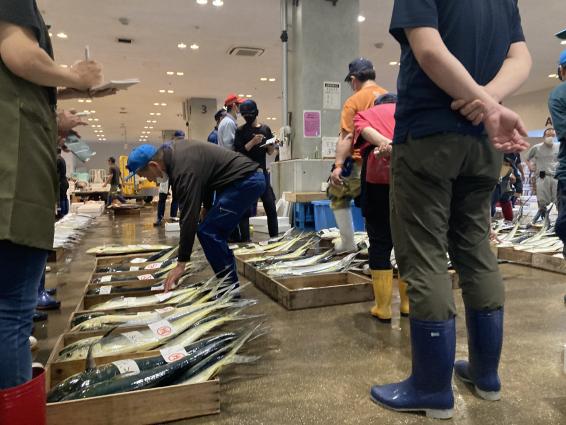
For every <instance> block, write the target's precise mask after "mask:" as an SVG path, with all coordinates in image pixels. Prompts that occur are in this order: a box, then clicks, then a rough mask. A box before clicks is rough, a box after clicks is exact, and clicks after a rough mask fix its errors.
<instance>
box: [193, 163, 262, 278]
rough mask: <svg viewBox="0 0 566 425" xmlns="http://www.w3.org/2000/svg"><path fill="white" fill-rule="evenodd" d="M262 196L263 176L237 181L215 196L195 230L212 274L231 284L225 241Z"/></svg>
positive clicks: (231, 260)
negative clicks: (227, 280)
mask: <svg viewBox="0 0 566 425" xmlns="http://www.w3.org/2000/svg"><path fill="white" fill-rule="evenodd" d="M264 192H265V178H264V176H263V173H259V172H258V173H252V174H251V175H250V176H248V177H246V178H244V179H242V180H238V181H237V182H235V183H233V184H231V185H230V186H228V187H226V188H225V189H224V190H223V191H222V192H217V193H216V202H215V203H214V206H213V207H212V208H211V209H210V211H209V212H208V214H207V215H206V218H205V219H204V221H203V222H202V223H201V224H200V226H199V228H198V238H199V241H200V244H201V246H202V249H203V251H204V255H205V256H206V259H207V260H208V262H209V263H210V265H211V267H212V270H214V272H215V273H216V274H217V276H219V277H223V276H225V275H227V274H229V275H230V282H232V283H236V282H238V273H237V271H236V262H235V260H234V254H233V253H232V251H231V250H230V248H229V247H228V237H229V236H230V234H231V233H232V231H233V230H234V229H235V228H236V226H238V223H239V222H240V220H241V219H242V217H243V216H244V215H245V214H248V212H249V210H250V208H251V206H252V204H254V203H255V202H257V200H258V198H259V197H260V196H261V195H262V194H263V193H264Z"/></svg>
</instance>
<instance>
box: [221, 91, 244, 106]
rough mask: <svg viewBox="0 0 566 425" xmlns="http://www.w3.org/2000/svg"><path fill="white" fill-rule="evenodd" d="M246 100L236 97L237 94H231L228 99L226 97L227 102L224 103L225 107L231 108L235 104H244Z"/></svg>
mask: <svg viewBox="0 0 566 425" xmlns="http://www.w3.org/2000/svg"><path fill="white" fill-rule="evenodd" d="M245 100H246V99H242V98H241V97H238V96H236V95H235V94H233V93H232V94H229V95H228V97H226V100H225V101H224V106H230V105H232V104H234V103H237V104H238V105H239V104H240V103H242V102H244V101H245Z"/></svg>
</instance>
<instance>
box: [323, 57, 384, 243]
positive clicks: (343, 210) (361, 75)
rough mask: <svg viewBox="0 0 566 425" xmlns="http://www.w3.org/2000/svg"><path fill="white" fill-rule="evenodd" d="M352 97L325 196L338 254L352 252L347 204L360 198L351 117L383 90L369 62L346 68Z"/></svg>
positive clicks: (359, 161) (362, 60)
mask: <svg viewBox="0 0 566 425" xmlns="http://www.w3.org/2000/svg"><path fill="white" fill-rule="evenodd" d="M345 81H346V82H348V83H349V84H350V87H351V88H352V90H353V91H354V94H353V95H352V96H350V97H349V98H348V100H346V102H345V103H344V106H343V107H342V114H341V118H340V135H339V138H338V143H337V144H336V159H335V162H334V166H333V167H332V174H331V175H330V185H329V186H328V190H327V195H328V198H329V199H330V201H331V207H332V210H333V212H334V217H335V218H336V224H337V226H338V229H339V230H340V243H339V244H337V245H336V251H337V252H338V253H344V252H352V251H355V250H356V245H355V243H354V224H353V220H352V210H351V208H350V203H351V201H352V199H356V198H358V197H359V196H360V191H361V180H360V171H361V165H362V157H361V155H360V150H359V149H354V148H353V145H352V143H353V133H354V117H355V115H356V114H357V113H358V112H361V111H366V110H368V109H370V108H372V107H373V105H374V103H375V101H376V100H377V98H378V97H379V96H381V95H383V94H385V93H387V90H385V89H384V88H382V87H380V86H379V85H377V83H376V82H375V69H374V67H373V64H372V63H371V61H369V60H368V59H366V58H358V59H355V60H354V61H352V62H351V63H350V64H349V66H348V75H347V76H346V79H345Z"/></svg>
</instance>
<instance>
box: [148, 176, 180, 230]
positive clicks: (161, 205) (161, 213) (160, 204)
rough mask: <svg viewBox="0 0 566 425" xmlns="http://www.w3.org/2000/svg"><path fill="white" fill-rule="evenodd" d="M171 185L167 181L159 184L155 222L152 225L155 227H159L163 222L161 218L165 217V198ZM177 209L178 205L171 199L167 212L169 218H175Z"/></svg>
mask: <svg viewBox="0 0 566 425" xmlns="http://www.w3.org/2000/svg"><path fill="white" fill-rule="evenodd" d="M170 188H171V185H170V184H169V180H165V181H163V182H161V183H160V184H159V200H158V201H157V221H156V222H155V223H153V225H154V226H155V227H158V226H161V223H162V222H163V217H165V206H166V205H167V196H169V189H170ZM178 209H179V204H178V203H177V200H176V199H175V198H174V197H173V198H172V199H171V210H170V211H169V216H170V217H171V218H176V217H177V211H178Z"/></svg>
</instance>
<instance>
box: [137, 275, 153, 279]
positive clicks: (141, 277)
mask: <svg viewBox="0 0 566 425" xmlns="http://www.w3.org/2000/svg"><path fill="white" fill-rule="evenodd" d="M138 279H139V280H151V279H153V275H152V274H141V275H139V276H138Z"/></svg>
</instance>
